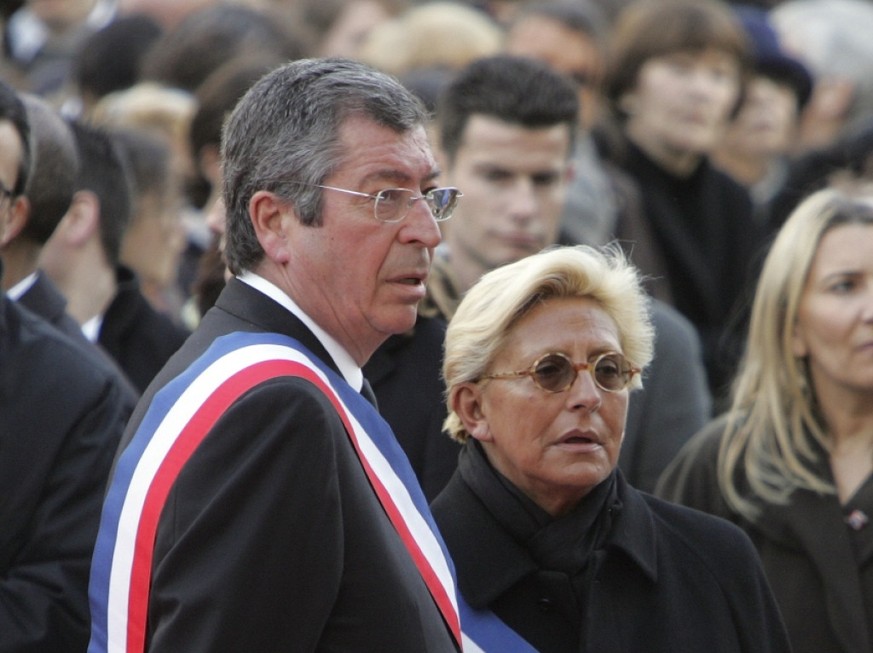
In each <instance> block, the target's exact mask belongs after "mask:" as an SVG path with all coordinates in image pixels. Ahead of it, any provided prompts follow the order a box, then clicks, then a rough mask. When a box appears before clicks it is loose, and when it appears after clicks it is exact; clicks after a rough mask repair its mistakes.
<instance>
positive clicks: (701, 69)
mask: <svg viewBox="0 0 873 653" xmlns="http://www.w3.org/2000/svg"><path fill="white" fill-rule="evenodd" d="M740 83H741V82H740V66H739V62H738V61H737V59H736V57H734V56H733V55H732V54H729V53H727V52H724V51H721V50H715V49H708V50H704V51H702V52H691V51H682V52H674V53H672V54H667V55H664V56H661V57H653V58H651V59H649V60H648V61H646V62H645V63H644V64H643V66H642V67H641V68H640V71H639V73H638V76H637V82H636V85H635V86H634V87H633V88H632V89H630V90H629V91H628V92H627V93H625V94H624V95H623V96H622V97H621V98H620V100H619V105H620V107H621V108H622V110H623V111H624V112H625V113H626V114H627V116H628V118H627V121H626V123H625V130H626V132H627V135H628V137H629V138H630V139H631V140H632V141H633V142H634V143H636V144H637V145H638V146H639V147H640V148H642V149H643V150H644V151H645V152H646V153H647V154H648V155H649V156H650V157H652V158H653V159H654V160H655V161H657V162H659V163H660V164H661V165H663V166H665V167H666V168H667V169H669V170H671V171H673V172H674V173H677V174H682V173H688V172H690V171H691V169H693V167H694V166H696V165H697V162H698V161H699V160H700V158H701V157H702V156H705V155H707V154H708V153H709V152H711V151H712V150H713V148H714V147H715V146H716V145H717V144H718V143H719V141H720V139H721V138H722V136H723V135H724V132H725V129H726V128H727V126H728V123H729V120H730V116H731V112H732V111H733V109H734V106H735V105H736V102H737V100H738V98H739V93H740Z"/></svg>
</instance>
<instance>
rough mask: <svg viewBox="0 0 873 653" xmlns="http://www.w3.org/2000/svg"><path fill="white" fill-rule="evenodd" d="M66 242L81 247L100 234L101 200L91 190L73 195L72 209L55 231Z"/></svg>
mask: <svg viewBox="0 0 873 653" xmlns="http://www.w3.org/2000/svg"><path fill="white" fill-rule="evenodd" d="M55 231H56V232H57V233H60V234H62V235H63V238H64V240H65V241H66V242H67V243H69V244H71V245H74V246H76V247H81V246H82V245H84V244H85V243H86V242H88V241H89V240H90V239H91V238H92V237H94V236H95V235H98V236H99V233H100V200H99V199H98V198H97V195H95V194H94V193H93V192H91V191H90V190H78V191H76V192H75V193H74V194H73V200H72V202H70V208H69V209H67V212H66V214H65V215H64V217H63V218H62V219H61V222H60V224H59V225H58V226H57V229H55Z"/></svg>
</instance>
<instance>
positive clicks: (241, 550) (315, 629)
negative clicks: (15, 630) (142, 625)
mask: <svg viewBox="0 0 873 653" xmlns="http://www.w3.org/2000/svg"><path fill="white" fill-rule="evenodd" d="M236 331H249V332H275V333H281V334H285V335H288V336H291V337H294V338H297V339H298V340H300V341H301V342H302V343H303V344H304V345H305V346H306V347H308V348H309V349H310V350H311V351H312V352H313V353H314V354H315V355H316V356H318V357H319V358H320V359H322V360H323V361H324V362H325V363H326V364H328V365H330V366H331V367H333V368H334V369H336V368H335V365H334V363H333V361H332V360H331V359H330V357H329V356H328V354H327V353H326V352H325V350H324V348H323V347H322V346H321V345H320V344H319V342H318V341H317V339H316V338H315V337H314V335H313V334H312V333H311V332H310V331H309V330H308V329H306V327H305V326H304V325H303V324H302V323H301V322H300V321H299V320H298V319H297V318H295V317H294V316H293V315H291V314H290V313H289V312H288V311H287V310H286V309H284V308H283V307H281V306H280V305H278V304H277V303H276V302H274V301H273V300H272V299H270V298H268V297H267V296H265V295H263V294H262V293H260V292H259V291H257V290H255V289H253V288H251V287H250V286H248V285H246V284H245V283H243V282H241V281H239V280H236V279H234V280H231V281H230V282H229V283H228V285H227V286H226V287H225V289H224V291H223V292H222V294H221V295H220V297H219V298H218V301H217V303H216V305H215V307H213V308H212V309H211V310H210V311H209V312H208V313H207V314H206V315H205V316H204V318H203V320H202V322H201V324H200V325H199V327H198V329H197V330H196V331H195V332H194V334H193V335H192V336H191V337H190V338H189V339H188V340H187V341H186V343H185V344H184V345H183V346H182V348H181V349H180V350H179V352H178V353H177V354H175V355H174V356H173V357H172V358H171V359H170V361H169V363H168V364H167V366H166V367H165V368H164V370H162V371H161V373H160V374H159V375H158V376H157V378H156V379H155V383H154V384H152V386H150V388H149V390H148V391H147V393H146V394H145V396H144V397H143V400H142V401H141V402H140V404H139V405H138V407H137V410H136V413H135V415H134V417H133V419H132V420H131V424H130V426H129V428H128V431H127V432H126V434H125V438H124V441H125V442H127V441H129V439H130V438H131V437H132V435H133V432H134V431H135V429H136V427H137V426H138V425H139V422H140V420H141V418H142V415H143V413H144V411H145V410H146V408H147V407H148V405H149V403H150V402H151V399H152V397H153V396H154V394H155V392H157V390H158V389H159V388H161V387H162V386H164V385H165V384H166V383H167V382H168V381H170V380H171V379H173V378H175V377H176V376H177V375H178V374H179V373H180V372H181V371H183V370H184V369H186V368H187V367H188V366H189V365H190V364H191V362H192V361H194V360H196V359H197V358H198V357H199V356H200V355H201V354H202V353H203V351H204V350H205V349H206V348H207V347H208V346H209V345H210V344H211V343H212V342H213V341H214V340H215V338H217V337H218V336H221V335H224V334H227V333H232V332H236ZM152 574H153V575H152V587H151V594H150V597H149V607H148V631H147V638H148V641H149V645H148V650H149V651H151V652H155V651H166V652H172V653H177V652H179V651H258V653H268V652H269V651H289V650H291V651H336V652H340V651H342V652H347V651H373V652H376V651H386V652H387V651H392V652H393V651H398V652H400V651H409V652H410V653H411V652H413V651H414V652H416V653H419V652H421V653H426V652H428V651H440V652H444V651H451V652H454V651H456V650H457V649H456V647H455V645H454V643H453V639H452V637H451V635H450V634H449V631H448V629H447V628H446V626H445V624H444V622H443V620H442V617H441V615H440V613H439V611H438V609H437V607H436V604H435V603H434V601H433V599H432V598H431V595H430V593H429V592H428V590H427V587H426V585H425V583H424V581H423V580H422V578H421V576H420V574H419V572H418V570H417V568H416V566H415V564H414V562H413V560H412V558H411V557H410V555H409V554H408V552H407V550H406V548H405V547H404V545H403V543H402V541H401V540H400V537H399V536H398V534H397V532H396V531H395V530H394V528H393V527H392V525H391V523H390V521H389V519H388V517H387V516H386V514H385V511H384V510H383V508H382V506H381V504H380V503H379V501H378V499H377V498H376V495H375V494H374V492H373V490H372V488H371V487H370V485H369V482H368V480H367V477H366V474H365V472H364V470H363V468H362V467H361V463H360V460H359V459H358V457H357V455H356V453H355V451H354V449H353V446H352V444H351V442H350V440H349V437H348V435H347V433H346V431H345V429H344V427H343V425H342V422H341V421H340V419H339V416H338V415H337V413H336V411H335V409H334V408H333V407H332V406H331V404H330V403H329V400H328V399H327V398H326V397H325V396H324V395H323V394H322V393H321V392H320V391H319V390H317V389H316V388H315V386H313V385H312V384H310V383H309V382H307V381H305V380H303V379H300V378H291V377H280V378H276V379H272V380H270V381H267V382H265V383H262V384H261V385H259V386H256V387H255V388H254V389H252V390H251V391H249V392H248V393H246V394H244V395H243V396H242V397H241V398H240V399H238V400H237V401H236V402H235V403H234V404H232V405H231V406H230V407H229V408H228V409H227V411H226V412H225V413H223V415H222V416H221V417H220V419H219V420H218V422H217V423H216V425H215V426H214V427H213V429H212V430H211V431H210V432H209V434H208V435H207V437H206V438H205V439H204V441H203V442H202V443H201V444H200V445H199V447H198V449H197V450H196V451H195V453H194V454H193V455H192V457H191V458H190V459H189V460H188V462H187V463H186V465H185V466H184V467H183V469H182V471H181V473H180V475H179V477H178V478H177V480H176V482H175V484H174V485H173V488H172V490H171V492H170V495H169V497H168V499H167V502H166V504H165V508H164V511H163V513H162V514H161V518H160V522H159V524H158V531H157V536H156V543H155V552H154V563H153V567H152Z"/></svg>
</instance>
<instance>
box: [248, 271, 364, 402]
mask: <svg viewBox="0 0 873 653" xmlns="http://www.w3.org/2000/svg"><path fill="white" fill-rule="evenodd" d="M237 278H238V279H239V280H240V281H242V282H243V283H246V284H248V285H249V286H251V287H252V288H254V289H255V290H258V291H260V292H262V293H264V294H265V295H266V296H267V297H269V298H270V299H272V300H273V301H275V302H277V303H278V304H280V305H281V306H284V307H285V308H286V309H288V311H290V312H291V314H292V315H294V316H295V317H296V318H298V319H299V320H300V321H301V322H303V324H305V325H306V327H307V328H308V329H309V330H310V331H312V333H313V334H314V335H315V337H316V338H317V339H318V341H319V342H320V343H321V345H322V346H323V347H324V348H325V350H327V353H328V354H329V355H330V357H331V358H332V359H333V361H334V363H336V366H337V367H338V368H339V371H340V374H342V375H343V378H344V379H345V380H346V381H347V382H348V384H349V385H350V386H352V387H353V388H354V389H355V390H357V391H358V392H360V391H361V387H362V386H363V384H364V373H363V371H361V368H360V367H359V366H358V364H357V363H355V360H354V359H353V358H352V356H351V354H349V352H348V351H347V350H346V348H345V347H343V346H342V345H341V344H340V343H339V342H338V341H337V340H336V339H335V338H334V337H333V336H331V335H330V334H329V333H328V332H327V331H325V330H324V329H322V328H321V327H320V326H318V324H316V323H315V321H314V320H313V319H312V318H311V317H309V316H308V315H307V314H306V313H305V312H304V311H303V309H302V308H300V306H298V305H297V302H295V301H294V300H293V299H291V297H289V296H288V294H286V293H285V292H284V291H283V290H282V289H280V288H279V287H278V286H277V285H276V284H274V283H272V282H271V281H267V280H266V279H265V278H264V277H262V276H260V275H258V274H255V273H254V272H250V271H245V272H243V273H242V274H240V275H238V276H237Z"/></svg>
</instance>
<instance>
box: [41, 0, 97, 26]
mask: <svg viewBox="0 0 873 653" xmlns="http://www.w3.org/2000/svg"><path fill="white" fill-rule="evenodd" d="M96 4H97V0H28V2H27V6H28V8H29V9H30V10H31V11H33V13H34V14H35V15H36V16H37V17H38V18H39V19H40V20H42V21H43V22H44V23H45V24H46V25H48V26H49V28H50V29H52V30H57V31H63V30H65V29H67V28H68V27H72V26H73V25H77V24H79V23H81V22H82V21H84V20H85V19H86V18H87V17H88V14H89V13H90V12H91V10H92V9H93V8H94V5H96Z"/></svg>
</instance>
